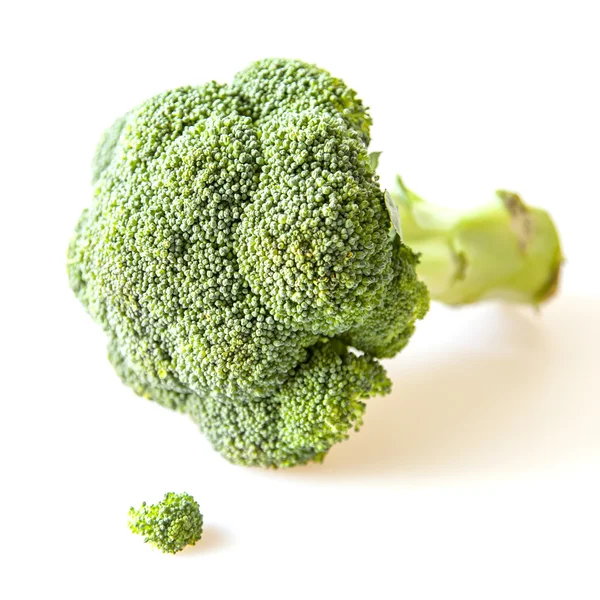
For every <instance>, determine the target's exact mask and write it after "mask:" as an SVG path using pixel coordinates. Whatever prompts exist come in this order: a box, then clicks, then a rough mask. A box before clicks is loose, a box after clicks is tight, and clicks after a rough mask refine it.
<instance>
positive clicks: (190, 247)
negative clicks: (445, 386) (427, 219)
mask: <svg viewBox="0 0 600 600" xmlns="http://www.w3.org/2000/svg"><path fill="white" fill-rule="evenodd" d="M370 123H371V119H370V116H369V115H368V113H367V111H366V109H365V108H364V106H363V104H362V102H361V101H360V100H359V99H358V98H357V97H356V93H355V92H354V91H353V90H351V89H350V88H348V87H347V86H345V85H344V84H343V82H341V81H340V80H339V79H336V78H334V77H332V76H331V75H329V74H328V73H327V72H326V71H324V70H322V69H318V68H317V67H314V66H311V65H307V64H305V63H302V62H300V61H288V60H279V59H277V60H264V61H260V62H258V63H255V64H253V65H251V66H250V67H249V68H248V69H246V70H245V71H242V72H241V73H239V74H238V75H236V77H235V78H234V81H233V83H232V84H231V85H221V84H217V83H214V82H212V83H208V84H206V85H203V86H199V87H185V88H178V89H175V90H171V91H168V92H165V93H163V94H159V95H158V96H155V97H154V98H151V99H150V100H148V101H146V102H144V103H143V104H141V105H140V106H139V107H137V108H135V109H134V110H132V111H130V112H128V113H127V114H126V115H125V116H124V117H123V118H122V119H119V120H118V121H117V122H116V123H115V124H114V125H113V127H112V128H111V129H110V130H109V132H108V133H107V134H106V135H105V137H104V138H103V140H102V141H101V143H100V146H99V147H98V151H97V154H96V158H95V161H94V181H95V183H94V199H93V202H92V205H91V206H90V208H89V209H86V210H85V211H84V213H83V214H82V216H81V218H80V220H79V223H78V225H77V228H76V231H75V236H74V238H73V239H72V241H71V243H70V245H69V252H68V272H69V279H70V283H71V287H72V288H73V290H74V292H75V293H76V295H77V297H78V298H79V299H80V301H81V302H82V303H83V305H84V306H85V307H86V309H87V310H88V312H89V313H90V314H91V316H92V317H93V318H94V320H95V321H97V322H98V323H99V324H100V325H101V326H102V327H103V328H104V330H105V331H106V333H107V335H108V338H109V357H110V360H111V362H112V363H113V365H114V366H115V369H116V371H117V372H118V374H119V375H120V376H121V378H122V379H123V381H124V382H125V383H126V384H127V385H129V386H130V387H132V388H133V390H134V391H135V392H136V393H137V394H139V395H141V396H143V397H146V398H148V399H151V400H153V401H156V402H159V403H160V404H162V405H164V406H167V407H169V408H172V409H176V410H179V411H181V412H185V413H188V414H190V415H191V416H192V418H193V419H194V420H195V421H196V422H197V423H198V424H199V426H200V428H201V429H202V431H204V432H205V434H206V435H207V437H208V438H209V439H210V441H211V442H212V444H213V445H214V446H215V448H216V449H217V450H218V451H220V452H221V453H222V454H223V455H224V456H225V457H226V458H228V459H229V460H231V461H233V462H236V463H239V464H245V465H261V466H292V465H295V464H301V463H305V462H307V461H310V460H321V459H322V458H323V456H324V455H325V454H326V453H327V451H328V450H329V448H330V447H331V446H332V445H333V444H335V443H337V442H339V441H341V440H343V439H345V438H346V437H347V435H348V431H349V430H350V429H352V428H357V427H358V426H359V425H360V423H361V418H362V413H363V411H364V403H363V402H362V401H363V400H364V399H366V398H368V397H370V396H373V395H377V394H382V393H386V392H387V391H388V390H389V387H390V384H389V381H388V379H387V378H386V376H385V372H384V370H383V368H382V367H381V365H379V363H378V362H377V360H376V358H375V357H383V356H391V355H392V354H394V353H395V352H397V351H398V350H399V349H400V348H401V347H402V346H403V345H404V344H405V343H406V341H407V340H408V337H409V336H410V334H411V333H412V331H413V328H414V322H415V320H416V319H418V318H421V317H422V316H423V314H424V313H425V311H426V307H427V303H428V297H427V290H426V289H425V287H424V286H423V285H422V284H421V283H419V282H418V281H417V280H416V276H415V264H416V261H417V259H416V255H414V254H413V253H412V252H411V251H410V250H409V249H408V248H406V247H405V246H404V245H403V244H402V242H401V241H400V239H399V238H396V239H392V237H391V236H390V235H389V233H390V217H389V213H388V209H387V208H386V203H385V198H384V194H383V191H382V190H381V189H380V187H379V184H378V180H377V176H376V174H375V171H374V168H373V166H372V165H371V162H370V160H369V156H368V154H367V144H368V140H369V126H370ZM350 346H354V347H355V348H358V349H359V350H361V351H363V352H364V353H365V355H364V356H360V357H359V356H356V355H355V354H354V353H353V352H352V351H351V350H349V347H350Z"/></svg>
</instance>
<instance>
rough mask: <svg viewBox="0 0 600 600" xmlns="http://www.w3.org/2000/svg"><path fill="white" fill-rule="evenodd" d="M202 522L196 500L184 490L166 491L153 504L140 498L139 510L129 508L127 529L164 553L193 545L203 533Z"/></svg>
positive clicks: (173, 552) (170, 552) (172, 552)
mask: <svg viewBox="0 0 600 600" xmlns="http://www.w3.org/2000/svg"><path fill="white" fill-rule="evenodd" d="M202 524H203V518H202V513H201V512H200V507H199V506H198V503H197V502H196V501H195V500H194V498H192V496H190V495H189V494H185V493H183V494H176V493H173V492H168V493H166V494H165V497H164V498H163V499H162V500H161V501H160V502H157V503H156V504H151V505H148V504H146V503H145V502H143V503H142V506H141V507H140V508H139V509H138V510H136V509H135V508H133V507H131V508H130V509H129V529H131V531H132V532H133V533H137V534H139V535H143V536H144V542H147V543H149V544H152V545H153V546H155V547H156V548H158V549H159V550H160V551H161V552H164V553H167V554H175V553H176V552H179V551H181V550H183V549H184V548H185V547H186V546H194V545H195V544H196V542H197V541H198V540H199V539H200V538H201V537H202Z"/></svg>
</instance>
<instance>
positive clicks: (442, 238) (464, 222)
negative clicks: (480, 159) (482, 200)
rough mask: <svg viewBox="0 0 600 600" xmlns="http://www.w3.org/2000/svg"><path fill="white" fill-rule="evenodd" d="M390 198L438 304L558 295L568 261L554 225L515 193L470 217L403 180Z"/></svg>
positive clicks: (538, 299) (503, 193)
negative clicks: (424, 195)
mask: <svg viewBox="0 0 600 600" xmlns="http://www.w3.org/2000/svg"><path fill="white" fill-rule="evenodd" d="M386 195H387V196H388V198H387V199H388V203H389V204H391V208H392V210H391V211H390V212H391V213H392V220H394V217H399V219H396V221H398V220H399V222H400V226H399V227H398V226H396V229H401V236H402V239H403V241H404V242H405V243H406V244H407V245H408V246H410V247H411V248H412V249H413V250H415V251H416V252H419V253H420V254H421V257H420V264H419V265H418V267H417V273H418V275H419V277H420V278H421V280H422V281H424V282H425V284H426V285H427V287H428V288H429V292H430V294H431V297H432V298H433V299H434V300H439V301H440V302H444V303H445V304H454V305H456V304H468V303H471V302H477V301H479V300H486V299H494V298H495V299H501V300H507V301H510V302H519V303H525V304H533V305H538V304H540V303H541V302H543V301H544V300H547V299H548V298H549V297H550V296H552V295H553V294H554V292H555V291H556V289H557V285H558V280H559V275H560V269H561V264H562V262H563V256H562V252H561V248H560V241H559V238H558V233H557V231H556V227H555V225H554V223H553V222H552V219H551V218H550V216H549V215H548V213H547V212H546V211H544V210H541V209H539V208H533V207H529V206H527V205H525V204H524V202H523V201H522V200H521V199H520V198H519V196H518V195H517V194H514V193H512V192H506V191H498V192H496V199H495V201H494V202H492V203H490V204H488V205H486V206H483V207H481V208H478V209H476V210H473V211H469V212H466V213H460V212H455V211H450V210H448V209H445V208H441V207H436V206H433V205H431V204H429V203H427V202H425V201H424V200H422V199H421V198H419V197H418V196H417V195H416V194H414V193H413V192H411V191H410V190H409V189H407V188H406V186H405V185H404V184H403V182H402V180H401V179H400V178H399V177H398V178H397V185H396V188H395V189H394V190H393V191H391V192H390V193H389V194H387V193H386ZM394 208H395V209H397V211H398V214H397V215H394V214H393V213H394Z"/></svg>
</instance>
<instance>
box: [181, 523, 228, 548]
mask: <svg viewBox="0 0 600 600" xmlns="http://www.w3.org/2000/svg"><path fill="white" fill-rule="evenodd" d="M230 544H231V538H230V536H229V535H228V534H227V532H226V531H225V530H223V529H221V528H220V527H216V526H214V525H206V526H205V527H204V531H203V532H202V538H201V539H200V541H198V542H196V545H195V546H186V547H185V548H184V549H183V550H182V551H181V552H180V553H179V555H180V556H195V555H196V554H209V553H215V552H220V551H221V550H223V549H224V548H226V547H227V546H229V545H230Z"/></svg>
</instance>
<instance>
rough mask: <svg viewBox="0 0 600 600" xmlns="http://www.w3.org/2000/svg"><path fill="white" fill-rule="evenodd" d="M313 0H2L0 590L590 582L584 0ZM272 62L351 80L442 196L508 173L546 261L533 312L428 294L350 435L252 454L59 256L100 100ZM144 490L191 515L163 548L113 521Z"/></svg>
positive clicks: (592, 338) (593, 133)
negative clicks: (253, 459) (243, 459)
mask: <svg viewBox="0 0 600 600" xmlns="http://www.w3.org/2000/svg"><path fill="white" fill-rule="evenodd" d="M336 4H337V5H335V4H333V3H331V4H328V3H325V2H315V3H311V2H303V3H285V2H279V3H277V4H273V5H272V6H270V7H269V6H268V5H267V4H265V3H261V2H245V3H243V4H239V5H234V4H232V3H230V2H208V3H202V2H189V3H185V4H182V3H180V2H175V1H171V2H166V3H164V4H161V5H159V4H156V5H153V4H152V3H148V2H145V3H127V2H123V1H121V2H115V3H112V2H102V3H87V2H73V3H64V2H20V3H16V2H15V3H5V4H3V7H2V8H1V9H0V12H1V14H0V23H1V24H2V25H1V27H2V30H3V31H2V35H1V36H0V44H1V45H2V48H0V49H1V50H2V57H3V59H2V62H3V68H2V79H1V81H2V89H3V93H2V94H1V95H0V105H1V111H0V119H1V130H0V131H1V135H2V144H1V146H0V153H1V154H2V156H1V158H2V162H1V164H2V181H3V186H2V215H3V216H2V218H1V220H0V227H1V230H2V234H1V235H0V245H1V253H2V254H1V256H2V273H3V275H2V285H1V288H2V295H1V297H0V304H1V305H2V310H1V312H0V314H1V315H2V340H3V344H2V346H1V347H0V348H1V349H0V353H1V355H2V368H3V385H2V392H1V395H2V402H1V404H0V410H1V415H0V444H1V452H2V469H1V473H0V478H1V479H0V486H1V487H2V494H1V496H0V503H1V514H2V518H3V524H2V539H1V542H0V553H1V555H2V556H1V561H0V570H1V572H2V576H1V577H0V597H2V598H6V599H11V600H13V599H20V598H55V597H56V598H61V599H71V598H77V599H79V598H126V597H130V598H160V599H163V600H164V599H165V598H180V597H183V596H184V595H185V596H189V597H206V598H234V597H239V598H248V597H261V598H319V599H320V598H339V597H344V598H377V599H379V598H408V599H411V600H414V599H420V598H432V599H436V600H437V599H439V598H461V599H470V598H473V599H481V598H485V599H491V598H502V599H505V598H512V599H521V598H523V599H531V598H544V599H548V598H577V599H578V600H580V599H587V598H590V599H591V598H594V599H596V598H598V597H599V596H600V579H599V578H598V540H599V539H600V524H599V520H598V506H599V503H600V490H599V487H598V483H599V476H600V470H599V467H600V407H599V401H600V379H599V377H600V375H599V371H598V364H599V360H598V359H599V358H600V352H599V350H598V340H599V339H600V284H599V277H598V273H599V269H598V259H599V258H600V252H599V251H598V233H597V232H598V222H599V218H600V209H599V206H600V197H599V196H600V194H599V191H598V189H599V188H598V166H599V164H600V163H599V159H600V151H599V143H600V142H599V140H600V117H599V114H600V113H599V110H598V107H599V106H600V90H599V87H598V86H599V83H598V81H599V80H598V57H599V56H600V42H599V40H600V38H599V37H598V25H599V19H598V15H597V14H596V12H595V10H594V9H595V8H596V6H597V3H595V2H593V1H590V2H575V1H570V2H547V1H546V2H541V1H540V2H527V1H523V0H521V1H520V2H507V1H503V2H472V3H467V2H437V3H432V2H423V1H421V2H413V3H409V4H407V3H404V2H398V3H395V2H389V3H387V2H386V3H382V2H368V3H354V4H353V3H350V2H344V3H336ZM274 55H280V56H289V57H299V58H303V59H304V60H307V61H313V62H318V63H319V64H320V65H321V66H323V67H326V68H328V69H329V70H331V71H332V72H333V73H334V74H336V75H338V76H340V77H343V78H345V79H346V81H347V82H348V83H349V84H350V85H352V86H354V87H355V88H357V89H358V90H359V91H360V94H361V96H362V97H363V98H364V99H365V101H366V102H367V103H368V104H369V105H370V106H371V109H372V114H373V117H374V119H375V127H374V130H373V133H374V141H373V148H374V149H382V150H384V154H383V156H382V162H381V164H382V169H383V181H384V182H385V181H388V182H390V181H391V177H392V176H393V173H394V172H395V171H399V172H401V173H402V175H403V176H404V178H405V180H406V182H407V184H408V185H409V186H411V187H412V188H413V189H414V190H415V191H416V192H417V193H420V194H421V195H423V196H424V197H426V198H429V199H430V200H432V201H435V202H442V203H443V202H447V203H448V204H461V203H462V204H475V203H477V202H483V201H486V200H487V199H489V198H490V197H491V195H492V193H493V190H494V189H496V188H499V187H504V188H508V189H515V190H518V191H520V192H521V193H522V194H523V196H524V198H525V200H526V201H527V202H529V203H531V204H538V205H544V206H546V207H547V208H549V209H550V210H551V212H552V214H553V215H554V216H555V218H556V220H557V222H558V223H559V225H560V230H561V233H562V238H563V243H564V249H565V253H566V256H567V259H568V262H567V265H566V269H565V275H564V279H563V286H562V290H561V295H560V297H559V298H558V299H557V300H555V301H553V302H552V303H551V304H550V305H549V306H547V307H546V308H545V309H544V310H543V311H542V313H541V314H533V313H532V311H529V310H519V309H508V308H504V307H501V306H497V305H487V306H483V307H477V308H473V309H465V310H460V311H451V310H447V309H444V308H442V307H439V306H438V307H435V308H434V309H432V311H431V313H430V315H429V316H428V317H427V319H426V320H425V321H424V322H423V323H422V324H421V325H420V326H419V328H418V331H417V333H416V335H415V336H414V339H413V341H412V342H411V344H410V346H409V348H408V349H407V350H406V351H405V352H403V354H402V355H401V356H399V357H397V359H395V360H394V361H390V362H389V369H390V372H391V374H392V377H393V380H394V386H395V387H394V392H393V394H392V395H391V396H389V397H387V398H378V399H373V400H372V401H370V402H369V408H368V410H367V415H366V422H365V425H364V428H363V430H362V431H361V433H359V434H358V435H356V436H354V437H353V438H352V439H351V440H350V441H348V442H346V443H344V444H342V445H339V446H338V447H336V448H334V449H333V450H332V452H331V453H330V456H329V457H328V459H327V460H326V462H325V463H324V464H323V465H321V466H319V465H311V466H308V467H305V468H298V469H296V470H292V471H278V472H265V471H260V470H252V469H244V468H238V467H233V466H231V465H230V464H228V463H227V462H225V461H224V460H223V459H221V458H220V457H219V456H218V455H216V454H215V453H214V452H212V451H211V449H210V447H209V445H208V443H207V442H206V441H205V440H204V439H203V438H202V436H201V435H200V434H199V433H198V432H197V430H196V428H195V426H194V425H193V424H192V423H191V421H189V420H188V419H187V418H185V417H182V416H180V415H177V414H174V413H170V412H168V411H167V410H165V409H162V408H160V407H159V406H155V405H153V404H151V403H147V402H144V401H143V400H141V399H140V398H137V397H136V396H135V395H134V394H133V393H132V392H130V391H129V390H128V389H126V388H124V387H123V386H122V385H121V384H120V383H119V381H118V379H117V377H116V376H115V375H114V373H113V372H112V369H111V367H110V366H109V364H108V362H107V361H106V359H105V350H104V340H103V335H102V333H101V332H100V331H99V330H98V328H97V327H96V326H95V325H94V324H93V323H92V322H91V321H90V320H89V318H88V317H87V315H86V314H85V313H84V311H83V309H82V308H81V307H80V306H79V305H78V304H77V302H76V301H75V299H74V298H73V297H72V294H71V292H70V290H69V289H68V286H67V280H66V276H65V273H64V252H65V247H66V243H67V240H68V238H69V236H70V232H71V229H72V228H73V226H74V224H75V221H76V219H77V217H78V214H79V212H80V211H81V210H82V208H83V207H84V206H86V205H87V204H88V203H89V201H90V189H89V185H88V181H89V161H90V156H91V154H92V151H93V148H94V145H95V143H96V140H97V138H98V135H99V133H100V132H101V131H102V130H103V128H104V127H105V126H106V125H108V124H109V123H110V122H111V121H112V119H113V118H114V117H115V116H117V115H118V114H120V113H122V112H123V111H125V110H127V109H129V108H130V107H131V106H133V105H135V104H137V103H138V102H140V101H141V100H143V99H145V98H146V97H148V96H150V95H152V94H154V93H156V92H159V91H161V90H163V89H165V88H168V87H173V86H176V85H182V84H195V83H202V82H204V81H205V80H208V79H217V80H222V81H225V80H228V79H229V78H230V77H231V76H232V74H233V73H234V72H235V71H236V70H238V69H240V68H243V67H244V66H245V65H246V64H247V63H249V62H250V61H251V60H253V59H257V58H260V57H263V56H274ZM167 490H185V491H188V492H189V493H192V494H193V495H194V496H195V497H196V498H197V499H198V500H199V502H200V504H201V507H202V510H203V513H204V515H205V520H206V533H205V537H204V539H203V540H202V541H201V543H199V544H198V545H197V546H196V547H195V548H193V549H188V550H186V551H184V552H183V553H181V554H180V555H177V556H174V557H172V556H163V555H162V554H160V553H159V552H157V551H153V550H151V548H149V547H148V546H146V545H144V544H142V543H141V540H140V539H139V538H137V537H134V536H133V535H131V534H130V533H129V531H128V529H127V527H126V513H127V509H128V508H129V506H130V505H131V504H135V505H137V504H139V503H141V501H142V500H149V501H153V500H156V499H159V498H160V497H161V496H162V494H163V493H164V492H165V491H167Z"/></svg>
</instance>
